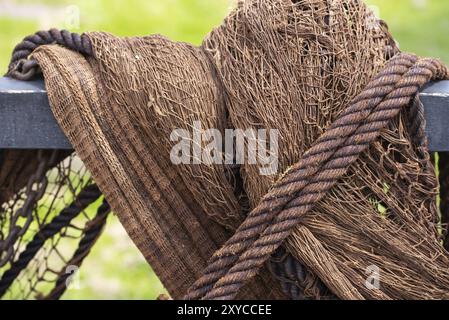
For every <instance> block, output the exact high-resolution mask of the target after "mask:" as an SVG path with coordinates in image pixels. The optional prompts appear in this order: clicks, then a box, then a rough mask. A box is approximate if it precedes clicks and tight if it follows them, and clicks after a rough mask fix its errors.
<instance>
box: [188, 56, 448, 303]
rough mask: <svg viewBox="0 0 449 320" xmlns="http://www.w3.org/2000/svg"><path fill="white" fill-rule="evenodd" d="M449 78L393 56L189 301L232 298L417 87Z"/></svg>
mask: <svg viewBox="0 0 449 320" xmlns="http://www.w3.org/2000/svg"><path fill="white" fill-rule="evenodd" d="M446 75H447V69H446V68H445V67H444V66H442V65H441V64H439V63H438V62H436V61H433V60H429V59H424V60H418V58H417V57H416V56H413V55H407V54H401V55H398V56H396V57H395V58H393V59H392V60H391V61H390V62H389V63H388V65H387V67H386V68H385V69H384V70H383V71H382V72H381V73H380V74H379V75H378V76H377V77H376V78H375V79H374V80H372V81H371V82H370V84H369V85H368V86H367V88H366V90H364V91H363V92H362V93H361V94H360V95H359V96H358V97H356V98H355V99H354V101H353V102H352V104H351V105H350V106H349V107H348V108H347V109H346V110H345V111H344V113H343V114H342V115H341V116H340V117H339V119H338V120H336V121H335V122H334V123H333V124H332V125H331V127H330V128H329V129H328V130H327V131H326V133H325V134H324V135H323V136H321V137H320V138H319V139H318V140H317V141H316V142H315V144H314V145H313V146H312V148H310V149H309V151H308V152H307V153H305V154H304V156H303V158H302V160H301V161H300V162H299V163H298V164H297V165H295V166H294V167H292V168H291V169H290V170H289V171H288V173H287V174H286V175H285V176H284V177H283V178H282V179H281V180H280V181H279V182H278V183H276V184H275V185H274V186H273V188H272V190H271V191H270V192H269V193H268V195H267V196H265V197H264V199H263V200H262V201H261V203H260V204H259V206H258V207H257V208H256V209H255V210H253V211H252V212H251V213H250V215H249V216H248V218H247V219H246V220H245V222H244V223H243V224H242V226H241V227H240V228H239V229H238V231H237V233H236V234H235V235H234V236H233V237H232V238H231V239H230V240H229V241H228V242H227V243H226V244H225V246H224V247H223V248H222V249H220V250H219V251H218V252H217V253H216V254H214V256H213V257H212V259H211V264H210V265H209V266H208V267H207V268H206V271H205V273H204V275H203V277H201V278H200V279H199V280H198V281H197V282H196V283H195V284H194V286H193V287H192V288H191V290H190V291H189V293H188V294H187V295H186V298H188V299H198V298H201V297H203V298H205V299H232V298H234V297H235V294H236V293H237V292H238V290H239V289H240V288H241V286H243V284H244V283H245V282H246V281H247V280H249V279H250V278H251V277H253V276H254V275H255V273H256V272H257V270H258V268H259V267H260V265H261V264H263V263H264V262H265V261H266V259H267V258H268V257H269V256H270V255H271V254H272V253H273V251H274V250H275V249H277V248H278V247H279V245H280V244H281V243H282V242H283V240H285V238H286V237H287V236H288V235H289V234H290V232H291V230H292V228H293V227H294V226H296V225H297V223H298V222H299V220H300V218H301V216H302V215H303V214H305V213H306V212H307V211H308V210H310V209H311V208H312V207H313V204H314V203H315V202H317V201H319V200H320V199H322V198H323V197H324V195H325V194H326V192H327V191H328V190H329V189H330V188H332V186H333V185H334V184H335V183H336V182H337V181H338V179H339V178H340V177H341V176H342V175H343V174H344V173H345V172H346V170H347V168H348V167H349V165H350V164H352V163H353V162H354V161H355V160H356V159H357V158H358V155H359V154H360V153H361V152H362V151H364V150H366V148H367V147H368V146H369V144H370V143H371V142H372V141H373V140H375V139H376V138H377V137H378V135H379V131H380V130H381V129H382V128H384V127H385V126H386V125H387V124H388V121H389V120H390V119H391V118H393V117H394V116H395V115H397V113H398V112H399V111H400V109H401V108H402V107H403V106H405V105H407V104H408V103H409V102H410V100H411V98H412V97H413V96H414V95H415V94H416V92H417V91H418V89H419V88H420V87H421V86H422V85H423V84H425V83H426V82H428V81H429V80H430V79H432V78H441V77H444V76H446ZM295 198H296V199H295ZM293 199H295V200H293ZM292 200H293V201H292ZM282 210H283V211H282ZM281 211H282V212H281ZM274 217H276V218H275V219H274V223H273V224H271V225H270V226H269V224H270V222H271V221H272V220H273V218H274ZM259 235H260V236H259Z"/></svg>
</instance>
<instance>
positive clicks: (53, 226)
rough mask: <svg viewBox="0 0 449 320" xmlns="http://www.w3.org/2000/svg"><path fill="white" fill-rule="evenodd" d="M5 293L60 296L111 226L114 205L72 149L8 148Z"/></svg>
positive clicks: (0, 291)
mask: <svg viewBox="0 0 449 320" xmlns="http://www.w3.org/2000/svg"><path fill="white" fill-rule="evenodd" d="M1 173H2V174H1V177H0V186H1V190H2V197H3V198H2V206H1V211H0V213H1V214H0V244H1V247H0V256H1V261H0V275H1V278H0V296H1V297H2V298H3V299H56V298H59V297H60V296H61V295H62V294H63V293H64V292H65V290H66V288H67V285H68V284H69V283H68V281H67V280H69V278H70V277H71V276H73V275H74V272H75V271H77V269H78V268H79V267H80V266H81V263H82V261H83V259H84V258H85V257H86V256H87V254H88V253H89V251H90V248H91V247H92V246H93V245H94V243H95V241H96V239H97V238H98V236H99V235H100V232H101V230H102V227H103V225H104V224H105V221H106V217H107V214H108V213H109V206H108V205H107V204H106V203H103V204H102V202H103V200H102V199H103V197H102V194H101V192H100V191H99V190H98V188H97V187H96V185H95V184H94V183H93V180H92V178H91V175H90V174H89V172H88V171H87V169H86V168H85V166H84V164H83V163H82V161H81V160H80V159H79V158H78V157H77V156H76V155H74V154H73V155H70V152H67V151H44V150H40V151H33V150H28V151H13V150H2V166H1Z"/></svg>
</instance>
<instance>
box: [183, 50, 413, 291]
mask: <svg viewBox="0 0 449 320" xmlns="http://www.w3.org/2000/svg"><path fill="white" fill-rule="evenodd" d="M416 60H417V57H416V56H414V55H407V54H402V55H398V56H396V57H395V58H393V59H392V60H391V61H390V62H389V64H388V65H387V66H386V68H385V69H384V70H383V71H381V72H380V73H379V75H378V76H377V77H376V78H375V79H373V80H372V81H371V82H370V83H369V84H368V86H367V88H366V90H365V91H364V92H362V93H361V94H360V95H359V96H357V97H356V98H355V99H354V100H353V103H352V104H351V105H350V106H349V107H348V108H347V109H346V110H345V111H344V113H343V114H342V115H341V116H340V119H339V120H337V121H336V122H334V123H333V125H332V126H331V128H330V129H329V130H328V131H327V132H326V133H325V134H324V135H323V136H321V137H320V138H319V139H318V140H317V142H316V143H315V145H314V146H313V147H312V148H311V149H310V150H309V151H308V152H307V153H305V154H304V156H303V159H302V161H301V162H300V163H298V164H297V165H295V166H294V167H292V168H291V169H290V170H289V171H288V174H287V175H285V176H284V177H283V178H282V179H281V180H280V181H279V182H277V183H276V184H275V186H274V187H273V188H272V189H271V190H270V192H269V193H268V194H267V195H266V196H265V197H264V198H263V199H262V200H261V203H260V204H259V205H258V206H257V207H256V208H255V209H254V210H253V211H252V212H251V213H250V214H249V215H248V217H247V218H246V220H245V221H244V222H243V223H242V225H241V226H240V227H239V229H238V230H237V232H236V233H235V234H234V235H233V236H232V237H231V238H230V239H229V240H228V241H227V242H226V244H225V245H224V246H223V247H222V248H221V249H220V250H218V251H217V252H216V253H215V254H214V255H213V257H212V258H211V260H210V263H209V265H208V267H207V268H206V269H205V271H204V274H203V277H201V278H200V279H198V280H197V282H196V283H195V284H194V285H193V286H192V287H191V289H190V290H189V292H188V294H187V295H186V296H185V298H186V299H199V298H201V297H202V296H203V295H204V294H205V293H206V292H208V291H209V290H210V289H211V288H212V286H213V284H215V283H216V282H217V281H218V279H220V278H221V277H223V276H224V275H225V274H226V272H227V270H228V268H230V267H231V266H232V265H233V264H234V263H235V262H236V261H237V259H238V257H239V255H241V254H242V253H243V252H244V251H245V250H246V249H247V248H248V247H249V246H250V245H251V244H252V243H253V242H254V241H255V239H256V238H257V237H258V236H259V235H260V234H261V233H262V232H263V231H264V230H265V229H266V228H267V227H268V225H269V223H270V222H271V221H272V219H273V218H274V217H275V216H276V214H278V213H279V212H280V211H281V210H282V208H283V206H285V205H286V204H287V203H288V202H289V201H291V200H292V199H293V198H294V197H295V194H296V193H297V192H299V191H300V190H301V189H302V188H303V187H304V186H305V185H306V183H307V178H308V177H310V176H312V175H313V174H315V173H316V172H317V171H318V170H319V169H320V166H321V164H322V163H323V162H324V161H326V160H328V159H329V158H330V157H331V156H332V155H333V153H334V152H335V151H336V149H337V148H338V147H339V146H340V145H341V144H342V143H343V142H344V141H345V139H346V138H347V137H348V136H350V135H351V134H352V133H353V132H354V131H355V130H356V128H357V123H358V122H356V121H355V120H358V121H361V120H362V119H364V118H366V116H367V115H368V114H369V113H370V112H371V110H372V109H373V108H374V107H375V105H376V104H377V103H379V102H380V101H381V100H382V99H383V98H384V97H385V96H386V95H387V94H388V93H389V92H390V91H391V90H392V89H393V88H394V85H395V84H396V83H397V82H398V81H399V80H400V79H401V77H402V76H403V75H404V74H405V72H406V71H407V70H408V69H409V68H410V67H411V66H412V65H413V64H414V63H415V62H416ZM353 119H354V120H353ZM345 121H346V122H345ZM301 178H302V180H301Z"/></svg>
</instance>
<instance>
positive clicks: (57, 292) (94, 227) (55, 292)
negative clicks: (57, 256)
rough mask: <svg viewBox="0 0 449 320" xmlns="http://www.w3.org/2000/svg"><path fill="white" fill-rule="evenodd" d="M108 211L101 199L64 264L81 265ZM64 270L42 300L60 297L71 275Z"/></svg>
mask: <svg viewBox="0 0 449 320" xmlns="http://www.w3.org/2000/svg"><path fill="white" fill-rule="evenodd" d="M98 192H100V190H98ZM110 212H111V207H110V206H109V203H108V202H107V201H106V200H105V199H103V203H102V204H101V206H100V207H99V208H98V209H97V214H96V216H95V219H94V220H92V221H91V222H90V223H89V226H88V227H87V230H86V232H85V234H84V236H83V238H82V239H81V241H80V243H79V244H78V248H77V249H76V251H75V253H74V254H73V257H72V258H71V259H70V260H69V261H68V262H67V264H66V266H77V267H80V266H81V264H82V263H83V261H84V259H85V258H86V257H87V256H88V255H89V253H90V251H91V249H92V248H93V246H94V245H95V244H96V243H97V240H98V238H99V237H100V235H101V233H102V232H103V230H104V226H105V225H106V221H107V218H108V216H109V213H110ZM65 271H66V270H65V269H63V270H62V272H61V273H60V274H59V275H58V278H57V280H56V282H55V286H54V288H53V289H52V290H51V292H50V293H49V294H48V295H47V296H46V297H44V298H42V299H43V300H58V299H60V298H61V296H62V295H63V294H64V292H65V291H66V289H67V280H68V278H69V277H70V276H71V273H67V272H65Z"/></svg>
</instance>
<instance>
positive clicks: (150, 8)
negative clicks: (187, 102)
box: [0, 0, 449, 299]
mask: <svg viewBox="0 0 449 320" xmlns="http://www.w3.org/2000/svg"><path fill="white" fill-rule="evenodd" d="M366 2H367V3H368V4H369V5H370V6H371V7H372V8H373V10H374V11H375V12H376V13H377V14H378V16H379V17H380V18H382V19H383V20H385V21H387V23H388V24H389V26H390V29H391V32H392V34H393V35H394V37H395V38H396V39H397V40H398V41H399V44H400V47H401V49H402V50H403V51H412V52H415V53H417V54H420V55H425V56H433V57H439V58H441V59H443V61H445V62H446V63H448V64H449V39H448V37H447V36H448V31H449V1H447V0H367V1H366ZM234 3H235V0H128V1H119V0H81V1H73V0H72V1H70V0H68V1H66V0H37V1H36V0H35V1H26V0H14V1H13V0H0V30H1V31H0V69H1V70H2V72H4V71H5V70H6V67H7V64H8V60H9V56H10V53H11V51H12V49H13V47H14V45H15V44H16V43H17V42H19V41H20V40H21V39H22V38H23V37H24V36H26V35H28V34H32V33H34V32H35V31H37V30H39V29H48V28H50V27H57V28H68V29H71V31H76V32H83V31H88V30H98V31H108V32H112V33H114V34H116V35H123V36H125V35H147V34H153V33H160V34H163V35H165V36H168V37H170V38H171V39H173V40H179V41H188V42H191V43H194V44H199V43H200V42H201V39H202V38H203V37H204V35H206V34H207V33H208V32H209V31H210V30H211V28H212V27H214V26H216V25H218V24H220V22H221V21H222V20H223V18H224V17H225V16H226V14H227V13H228V12H229V10H230V9H231V8H232V6H233V5H234ZM78 17H79V19H78ZM80 284H81V288H80V289H79V290H69V291H68V292H67V293H66V294H65V295H64V296H63V298H65V299H155V298H156V297H157V296H158V295H159V294H161V293H164V292H165V291H164V289H163V287H162V285H161V284H160V282H159V281H158V279H157V277H156V276H155V275H154V273H153V272H152V270H151V268H150V267H149V266H148V265H147V264H146V262H145V260H144V259H143V257H142V255H141V254H140V253H139V251H138V250H137V249H136V247H135V246H134V245H133V243H132V242H131V241H130V240H129V238H128V237H127V235H126V232H125V231H124V230H123V228H122V227H121V225H120V223H119V222H118V220H117V218H116V217H111V218H110V221H109V222H108V225H107V228H106V231H105V234H104V235H103V236H102V238H101V239H100V241H99V243H98V244H97V245H96V246H95V248H94V250H93V252H92V254H91V255H90V256H89V257H88V258H87V259H86V261H85V263H84V265H83V267H82V268H81V270H80Z"/></svg>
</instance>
